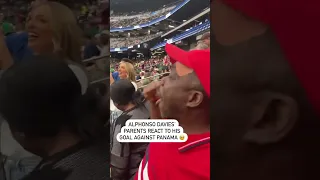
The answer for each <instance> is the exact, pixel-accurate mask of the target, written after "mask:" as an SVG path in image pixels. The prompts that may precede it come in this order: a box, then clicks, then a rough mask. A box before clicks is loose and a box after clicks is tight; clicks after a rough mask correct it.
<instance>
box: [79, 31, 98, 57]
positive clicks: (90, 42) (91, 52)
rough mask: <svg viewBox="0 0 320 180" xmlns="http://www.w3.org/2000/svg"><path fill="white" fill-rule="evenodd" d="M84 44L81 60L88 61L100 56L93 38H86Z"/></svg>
mask: <svg viewBox="0 0 320 180" xmlns="http://www.w3.org/2000/svg"><path fill="white" fill-rule="evenodd" d="M86 39H87V40H86V44H85V46H84V50H83V58H84V59H89V58H92V57H95V56H99V55H100V49H99V48H98V42H97V40H96V38H95V37H93V38H91V37H90V36H88V35H87V36H86Z"/></svg>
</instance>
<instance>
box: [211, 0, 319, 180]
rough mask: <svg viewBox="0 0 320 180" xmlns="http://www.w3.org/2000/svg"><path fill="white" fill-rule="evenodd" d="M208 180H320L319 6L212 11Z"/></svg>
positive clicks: (282, 2) (268, 0)
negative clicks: (210, 167) (210, 171)
mask: <svg viewBox="0 0 320 180" xmlns="http://www.w3.org/2000/svg"><path fill="white" fill-rule="evenodd" d="M211 12H212V16H211V26H212V35H213V41H212V42H211V44H212V59H213V60H212V62H213V65H212V70H211V71H212V76H211V77H212V78H211V83H212V85H213V87H214V88H213V91H212V97H211V98H212V99H213V101H212V104H211V112H212V131H213V134H214V137H213V139H214V141H213V147H214V148H213V156H214V157H215V158H214V159H213V164H214V166H213V167H214V168H215V169H214V171H213V172H214V173H213V176H214V178H215V179H219V180H234V179H245V180H270V179H273V180H293V179H294V180H307V179H319V176H320V174H319V172H318V171H319V165H318V164H319V161H320V156H319V152H320V148H319V146H318V145H319V144H318V142H319V139H320V131H319V129H320V121H319V112H320V84H319V83H318V79H319V72H320V71H319V67H320V66H319V65H320V61H319V50H318V49H319V42H320V26H319V25H318V24H317V23H316V22H318V21H319V19H320V1H314V0H306V1H303V2H302V1H297V0H278V1H274V0H216V1H214V2H213V4H212V6H211Z"/></svg>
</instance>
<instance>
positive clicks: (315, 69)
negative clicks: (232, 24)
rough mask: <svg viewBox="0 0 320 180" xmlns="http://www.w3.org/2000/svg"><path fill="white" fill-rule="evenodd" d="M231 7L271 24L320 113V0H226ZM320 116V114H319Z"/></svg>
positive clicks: (224, 0) (292, 66)
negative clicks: (319, 22)
mask: <svg viewBox="0 0 320 180" xmlns="http://www.w3.org/2000/svg"><path fill="white" fill-rule="evenodd" d="M222 2H223V3H225V4H226V5H228V6H229V7H231V8H233V9H234V10H237V11H239V12H241V13H243V14H245V15H246V16H248V17H251V18H252V19H255V20H258V21H260V22H263V23H265V24H267V25H268V26H269V27H270V29H271V30H272V31H273V33H274V34H275V36H276V38H277V40H278V42H279V44H280V46H281V48H282V51H283V52H284V54H285V56H286V58H287V60H288V62H289V64H290V65H291V68H292V69H293V71H294V72H295V74H296V76H297V77H298V79H299V81H300V83H301V84H302V86H303V87H304V89H305V91H306V93H307V95H308V97H309V101H310V102H311V103H312V104H313V107H314V108H315V109H316V110H317V111H318V112H320V83H317V82H318V81H319V75H320V74H319V72H320V71H319V70H320V69H319V67H320V66H319V65H320V61H319V58H320V53H319V42H320V25H319V24H317V23H316V22H318V21H319V19H320V1H318V0H305V1H299V0H279V1H276V0H222ZM319 115H320V114H319Z"/></svg>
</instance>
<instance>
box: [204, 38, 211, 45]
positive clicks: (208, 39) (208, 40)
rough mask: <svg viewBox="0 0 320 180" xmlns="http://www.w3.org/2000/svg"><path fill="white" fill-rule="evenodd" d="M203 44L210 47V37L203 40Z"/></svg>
mask: <svg viewBox="0 0 320 180" xmlns="http://www.w3.org/2000/svg"><path fill="white" fill-rule="evenodd" d="M203 42H204V43H205V44H206V45H208V46H209V47H210V37H209V38H207V39H205V40H203Z"/></svg>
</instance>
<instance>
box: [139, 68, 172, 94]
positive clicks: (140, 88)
mask: <svg viewBox="0 0 320 180" xmlns="http://www.w3.org/2000/svg"><path fill="white" fill-rule="evenodd" d="M169 74H170V72H165V73H161V74H157V75H154V76H150V77H147V78H144V79H143V80H145V79H150V78H154V77H157V76H163V75H169ZM140 81H141V80H139V81H137V82H140ZM151 82H152V81H151ZM151 82H150V83H151ZM146 86H148V84H146V85H142V86H139V87H138V90H142V89H143V88H144V87H146Z"/></svg>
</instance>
